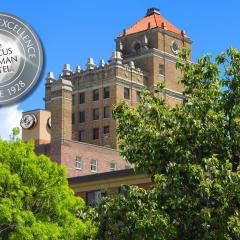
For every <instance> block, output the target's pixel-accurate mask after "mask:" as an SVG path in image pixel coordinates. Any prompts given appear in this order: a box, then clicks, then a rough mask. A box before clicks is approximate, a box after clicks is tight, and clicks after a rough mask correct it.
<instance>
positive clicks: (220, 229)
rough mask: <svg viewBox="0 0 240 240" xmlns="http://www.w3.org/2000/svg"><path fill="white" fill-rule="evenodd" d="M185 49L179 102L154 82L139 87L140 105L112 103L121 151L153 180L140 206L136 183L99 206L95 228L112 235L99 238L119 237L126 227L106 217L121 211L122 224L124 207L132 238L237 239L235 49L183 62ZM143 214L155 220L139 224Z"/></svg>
mask: <svg viewBox="0 0 240 240" xmlns="http://www.w3.org/2000/svg"><path fill="white" fill-rule="evenodd" d="M188 55H189V51H188V50H186V49H184V50H183V51H182V52H181V53H180V54H179V56H180V58H179V61H178V62H177V68H178V69H180V70H181V71H182V74H183V76H182V79H181V80H180V81H181V83H182V84H183V85H184V87H185V90H184V92H183V97H184V104H183V105H176V106H174V107H170V106H169V105H168V104H166V102H165V100H164V98H163V97H162V96H163V95H164V86H162V85H160V86H158V87H157V88H156V89H155V91H154V92H149V91H144V92H143V93H142V95H141V100H140V104H139V106H138V107H136V108H129V107H128V105H127V104H125V103H124V102H123V103H122V104H120V105H119V106H117V107H115V109H114V112H113V115H114V117H115V119H116V120H117V121H118V124H119V127H118V137H119V144H120V145H119V147H120V151H121V154H122V155H123V156H124V157H125V158H126V159H127V160H128V161H129V162H130V163H132V164H134V165H135V167H136V169H138V170H141V171H143V172H145V173H147V174H149V175H150V176H151V177H152V180H153V186H152V190H151V191H150V192H149V193H148V194H147V193H146V194H145V195H144V196H143V198H141V199H140V200H141V202H143V203H145V204H142V205H138V200H139V199H138V196H139V194H141V191H142V190H141V189H137V188H134V191H133V190H131V189H130V194H129V195H127V196H126V197H123V196H119V197H115V199H114V200H106V201H104V202H103V203H102V204H101V205H100V206H99V207H98V208H97V212H99V213H100V214H99V215H97V217H96V222H97V223H98V225H99V232H100V233H101V231H103V232H106V231H108V232H110V233H111V234H110V237H106V238H103V239H111V238H112V239H124V238H125V237H124V238H118V234H119V231H121V232H124V231H128V225H127V224H126V225H124V226H123V227H122V228H123V229H121V230H119V226H118V225H117V224H118V221H115V222H114V221H112V220H113V219H115V218H116V216H119V215H120V216H121V218H120V220H121V221H122V222H125V223H128V214H127V212H130V213H131V217H132V220H131V222H134V224H132V225H131V228H132V229H131V231H132V232H134V231H135V234H136V235H135V236H138V238H133V239H240V219H239V215H240V212H239V207H240V174H239V171H240V168H239V160H240V52H239V51H238V50H236V49H229V50H227V52H226V53H222V54H220V55H219V56H218V57H217V58H216V61H212V58H211V56H210V55H205V56H203V57H201V58H200V59H199V60H198V61H197V62H196V63H192V62H189V61H186V59H188ZM220 70H222V71H220ZM149 194H150V195H153V196H154V197H149V196H150V195H149ZM123 199H124V200H123ZM134 200H136V206H138V207H136V206H134V204H133V201H134ZM123 202H124V204H122V203H123ZM126 206H127V207H126ZM116 211H117V212H118V214H116ZM126 211H127V212H126ZM141 213H142V215H141ZM149 213H152V214H153V216H158V217H157V218H158V219H160V220H159V224H158V225H156V222H155V221H154V220H153V221H152V220H151V217H149V219H150V222H151V224H150V226H148V221H145V226H143V227H142V228H139V224H141V220H142V219H147V218H148V215H149ZM166 222H167V223H168V226H166V225H165V224H164V223H166ZM156 226H157V227H156ZM111 229H112V230H111ZM145 231H147V235H146V233H145ZM166 231H168V234H166ZM105 235H107V234H105ZM151 236H152V237H151Z"/></svg>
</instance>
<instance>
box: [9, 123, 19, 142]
mask: <svg viewBox="0 0 240 240" xmlns="http://www.w3.org/2000/svg"><path fill="white" fill-rule="evenodd" d="M19 134H20V128H19V127H15V128H13V129H12V134H11V135H10V136H9V137H10V141H13V142H15V141H16V140H19V138H18V135H19Z"/></svg>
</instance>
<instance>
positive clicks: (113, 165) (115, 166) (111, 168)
mask: <svg viewBox="0 0 240 240" xmlns="http://www.w3.org/2000/svg"><path fill="white" fill-rule="evenodd" d="M116 170H117V164H116V163H110V171H116Z"/></svg>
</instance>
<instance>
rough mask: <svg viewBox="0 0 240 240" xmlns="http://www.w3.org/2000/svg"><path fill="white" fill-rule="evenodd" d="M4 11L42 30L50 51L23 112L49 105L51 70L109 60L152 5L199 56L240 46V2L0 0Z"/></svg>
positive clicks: (233, 0) (45, 46) (44, 43)
mask: <svg viewBox="0 0 240 240" xmlns="http://www.w3.org/2000/svg"><path fill="white" fill-rule="evenodd" d="M0 7H1V10H0V11H2V12H9V13H12V14H15V15H17V16H19V17H21V18H22V19H24V20H25V21H26V22H28V23H29V24H30V25H31V26H32V27H33V28H34V29H35V30H36V31H37V33H38V34H39V36H40V38H41V40H42V43H43V46H44V49H45V54H46V60H45V70H44V74H43V77H42V79H40V84H39V85H38V86H37V88H36V89H35V91H34V92H33V93H32V94H31V95H30V96H28V97H27V98H26V99H24V101H22V102H21V103H20V105H19V108H20V109H21V110H23V111H27V110H31V109H37V108H44V102H43V100H42V99H43V97H44V83H45V76H46V73H47V72H48V71H53V72H54V74H55V76H58V74H59V73H60V72H61V69H62V67H63V64H64V63H70V64H71V67H72V69H75V67H76V65H77V64H80V65H81V67H82V68H84V67H85V64H86V60H87V58H88V57H90V56H91V57H93V58H94V60H95V63H98V62H99V60H100V59H101V58H103V59H105V60H106V61H107V60H108V59H109V57H110V55H111V52H112V51H113V50H114V47H115V43H114V39H115V37H116V36H117V35H118V34H119V33H121V32H122V30H123V29H124V28H127V27H129V26H130V25H132V24H133V23H135V22H136V21H138V20H139V19H140V18H142V17H143V16H144V15H145V13H146V10H147V8H150V7H157V8H159V9H160V12H161V15H163V16H164V17H165V18H166V19H167V20H169V21H170V22H171V23H173V24H174V25H175V26H177V27H178V28H180V29H184V30H186V33H187V35H188V36H190V37H191V39H192V40H193V60H196V59H197V58H198V57H200V56H201V55H202V54H204V53H213V55H214V56H215V55H216V54H217V53H220V52H222V51H225V50H226V49H227V48H229V47H237V48H240V41H239V36H240V27H239V22H240V21H239V20H240V16H239V13H240V11H239V10H240V1H239V0H229V1H217V0H213V1H209V0H208V1H206V0H201V1H193V0H185V1H177V0H175V1H173V0H168V1H156V0H131V1H130V0H122V1H110V0H105V1H97V0H92V1H79V0H68V1H53V0H52V1H50V0H48V1H47V0H41V1H32V0H31V1H29V0H21V1H19V0H8V1H7V0H6V1H3V0H0Z"/></svg>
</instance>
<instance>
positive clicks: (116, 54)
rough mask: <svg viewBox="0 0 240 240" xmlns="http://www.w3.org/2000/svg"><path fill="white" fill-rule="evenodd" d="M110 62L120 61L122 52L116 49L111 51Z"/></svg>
mask: <svg viewBox="0 0 240 240" xmlns="http://www.w3.org/2000/svg"><path fill="white" fill-rule="evenodd" d="M110 62H111V63H120V64H121V63H122V54H121V52H118V51H114V52H112V56H111V60H110Z"/></svg>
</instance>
